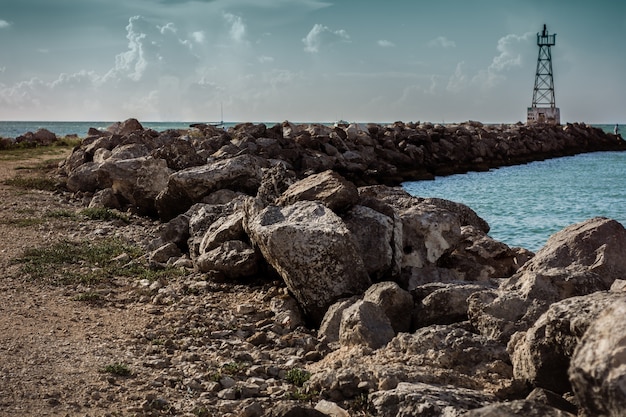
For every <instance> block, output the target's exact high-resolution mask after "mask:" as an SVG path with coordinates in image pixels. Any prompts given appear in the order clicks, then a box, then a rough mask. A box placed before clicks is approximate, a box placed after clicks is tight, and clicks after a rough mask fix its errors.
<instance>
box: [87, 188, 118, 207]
mask: <svg viewBox="0 0 626 417" xmlns="http://www.w3.org/2000/svg"><path fill="white" fill-rule="evenodd" d="M105 207H106V208H112V209H118V210H119V209H120V208H121V205H120V202H119V200H118V199H117V197H116V196H115V192H114V191H113V189H111V188H105V189H102V190H99V191H96V193H95V194H94V195H93V197H92V198H91V201H90V202H89V208H105Z"/></svg>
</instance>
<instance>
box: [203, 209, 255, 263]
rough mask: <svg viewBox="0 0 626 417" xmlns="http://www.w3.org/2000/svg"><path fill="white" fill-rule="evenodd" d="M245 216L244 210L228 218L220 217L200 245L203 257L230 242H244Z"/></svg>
mask: <svg viewBox="0 0 626 417" xmlns="http://www.w3.org/2000/svg"><path fill="white" fill-rule="evenodd" d="M243 216H244V211H243V209H242V210H238V211H235V212H234V213H232V214H230V215H228V216H224V217H220V218H218V219H217V220H216V221H215V222H214V223H213V224H211V226H210V227H209V230H207V232H206V233H205V235H204V237H203V238H202V242H201V243H200V254H201V255H202V254H203V253H205V252H207V251H210V250H212V249H214V248H216V247H218V246H219V245H221V244H222V243H224V242H226V241H229V240H243V239H244V237H245V232H244V230H243Z"/></svg>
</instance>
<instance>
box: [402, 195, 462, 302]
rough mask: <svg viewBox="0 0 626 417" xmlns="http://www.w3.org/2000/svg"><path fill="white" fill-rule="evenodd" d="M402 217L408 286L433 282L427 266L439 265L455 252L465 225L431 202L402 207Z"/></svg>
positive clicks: (405, 281)
mask: <svg viewBox="0 0 626 417" xmlns="http://www.w3.org/2000/svg"><path fill="white" fill-rule="evenodd" d="M399 217H400V219H401V221H402V248H403V256H402V264H401V265H402V282H403V283H406V285H403V286H404V287H405V288H407V289H409V290H410V289H411V288H414V287H415V286H417V285H420V284H424V283H426V282H431V279H430V278H429V277H428V275H427V274H424V271H422V269H424V268H425V267H429V266H435V265H436V263H437V261H438V260H439V259H440V258H441V257H442V256H443V255H445V254H447V253H449V252H451V251H452V250H453V249H454V248H455V247H456V245H457V244H458V242H459V241H460V238H461V226H460V223H459V220H458V218H457V217H456V215H454V214H452V213H451V212H449V211H445V210H442V209H439V208H437V207H434V206H429V205H417V206H412V207H410V208H408V209H404V210H401V211H400V212H399Z"/></svg>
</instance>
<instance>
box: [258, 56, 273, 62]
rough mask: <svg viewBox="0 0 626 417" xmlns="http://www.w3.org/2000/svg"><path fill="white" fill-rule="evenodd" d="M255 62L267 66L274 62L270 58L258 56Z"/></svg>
mask: <svg viewBox="0 0 626 417" xmlns="http://www.w3.org/2000/svg"><path fill="white" fill-rule="evenodd" d="M257 60H258V61H259V62H260V63H261V64H267V63H270V62H274V58H272V57H271V56H265V55H263V56H260V57H258V58H257Z"/></svg>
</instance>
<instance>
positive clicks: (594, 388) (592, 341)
mask: <svg viewBox="0 0 626 417" xmlns="http://www.w3.org/2000/svg"><path fill="white" fill-rule="evenodd" d="M625 352H626V299H625V298H624V297H619V298H617V300H615V301H614V302H613V303H611V304H610V305H609V306H608V307H607V308H606V309H605V310H604V311H603V312H602V313H600V314H599V316H598V318H597V320H595V321H594V322H593V323H592V324H591V325H590V326H589V328H588V329H587V331H586V332H585V334H584V335H583V337H582V339H581V340H580V342H579V344H578V346H577V347H576V350H575V351H574V355H573V356H572V359H571V363H570V368H569V379H570V381H571V383H572V387H573V390H574V394H575V396H576V399H577V400H578V403H579V404H580V405H581V407H582V409H583V410H584V415H586V416H610V417H618V416H623V415H624V410H626V388H625V387H626V355H625Z"/></svg>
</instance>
